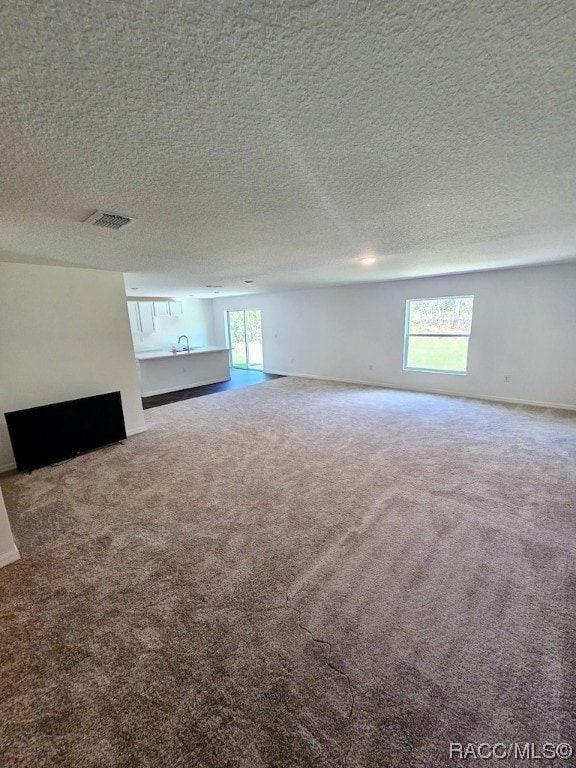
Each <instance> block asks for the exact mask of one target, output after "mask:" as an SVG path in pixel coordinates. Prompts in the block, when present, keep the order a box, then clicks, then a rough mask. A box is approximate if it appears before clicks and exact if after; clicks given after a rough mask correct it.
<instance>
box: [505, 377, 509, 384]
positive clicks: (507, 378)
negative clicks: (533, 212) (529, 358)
mask: <svg viewBox="0 0 576 768" xmlns="http://www.w3.org/2000/svg"><path fill="white" fill-rule="evenodd" d="M504 383H505V384H510V376H504Z"/></svg>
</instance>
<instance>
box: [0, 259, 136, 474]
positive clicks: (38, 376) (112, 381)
mask: <svg viewBox="0 0 576 768" xmlns="http://www.w3.org/2000/svg"><path fill="white" fill-rule="evenodd" d="M113 390H120V392H121V393H122V405H123V408H124V419H125V422H126V430H127V432H128V433H129V434H134V433H135V432H138V431H141V430H142V429H144V428H145V426H144V414H143V411H142V401H141V399H140V389H139V386H138V375H137V371H136V363H135V360H134V352H133V348H132V340H131V334H130V325H129V320H128V308H127V305H126V296H125V290H124V281H123V277H122V274H120V273H116V272H104V271H101V270H95V269H75V268H68V267H46V266H36V265H30V264H3V263H0V413H1V414H4V413H5V412H6V411H12V410H18V409H20V408H29V407H32V406H35V405H43V404H46V403H54V402H59V401H61V400H69V399H73V398H77V397H85V396H88V395H96V394H100V393H103V392H110V391H113ZM11 466H14V457H13V454H12V448H11V446H10V440H9V437H8V430H7V427H6V422H5V419H4V418H3V416H2V417H0V471H2V470H5V469H8V468H10V467H11Z"/></svg>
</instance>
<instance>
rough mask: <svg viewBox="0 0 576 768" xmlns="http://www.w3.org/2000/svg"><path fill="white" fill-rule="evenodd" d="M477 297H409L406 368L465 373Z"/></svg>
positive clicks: (407, 369) (405, 343)
mask: <svg viewBox="0 0 576 768" xmlns="http://www.w3.org/2000/svg"><path fill="white" fill-rule="evenodd" d="M473 302H474V296H445V297H442V298H439V299H408V301H407V302H406V335H405V339H404V370H405V371H435V372H437V373H457V374H458V373H459V374H465V373H466V367H467V365H468V341H469V339H470V329H471V327H472V304H473Z"/></svg>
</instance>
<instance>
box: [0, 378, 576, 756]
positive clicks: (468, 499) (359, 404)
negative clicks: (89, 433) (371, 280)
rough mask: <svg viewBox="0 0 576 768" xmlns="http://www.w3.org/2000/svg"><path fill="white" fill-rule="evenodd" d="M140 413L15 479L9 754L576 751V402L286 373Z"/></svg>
mask: <svg viewBox="0 0 576 768" xmlns="http://www.w3.org/2000/svg"><path fill="white" fill-rule="evenodd" d="M146 418H147V420H148V422H149V425H150V428H149V431H148V432H147V433H145V434H142V435H139V436H136V437H134V438H131V439H130V440H129V441H128V443H127V445H126V446H124V447H122V446H112V447H108V448H106V449H104V450H101V451H98V452H95V453H92V454H90V455H87V456H83V457H80V458H79V459H77V460H75V461H72V462H70V463H68V464H64V465H62V466H60V467H57V468H45V469H42V470H39V471H36V472H34V473H33V474H32V475H31V476H28V475H13V476H9V477H4V478H2V488H3V492H4V496H5V500H6V504H7V507H8V510H9V513H10V517H11V521H12V524H13V527H14V530H15V533H16V536H17V539H18V543H19V545H20V547H21V551H22V554H23V560H22V561H20V562H19V563H17V564H14V565H10V566H8V567H6V568H4V569H2V571H0V593H1V601H0V608H1V615H0V660H1V674H0V724H1V736H0V764H1V765H2V766H10V767H11V766H26V768H35V767H36V766H59V767H61V768H68V767H69V768H83V766H102V767H103V768H104V767H106V768H110V767H115V766H126V768H127V767H128V766H150V768H159V767H160V766H169V767H170V768H173V767H175V766H186V768H188V767H191V768H196V767H198V768H208V767H210V768H232V767H233V766H234V767H236V766H238V767H242V766H249V767H250V768H259V767H260V766H266V767H268V766H270V767H271V766H278V767H280V766H282V767H283V768H284V767H286V768H288V767H289V768H295V767H297V766H310V768H311V767H312V766H314V767H315V768H316V767H320V768H322V767H323V766H326V767H328V766H330V767H332V766H348V767H349V768H354V767H357V768H360V767H361V768H367V767H368V766H370V768H372V767H373V768H385V767H386V766H402V767H404V766H428V767H429V768H435V767H436V766H446V765H454V764H457V763H454V761H451V760H450V759H449V753H448V749H449V743H450V741H455V742H463V743H466V742H471V743H478V742H481V741H485V742H497V741H503V742H514V741H520V742H535V743H541V742H543V741H554V742H559V741H564V742H571V743H572V744H574V746H575V747H576V723H575V719H576V685H575V669H576V640H575V629H576V608H575V603H576V562H575V557H574V556H575V553H576V546H575V545H576V493H575V491H576V417H575V415H574V414H570V413H563V412H558V411H555V412H554V411H548V412H546V411H540V410H538V409H523V408H519V407H514V406H505V405H499V404H492V403H482V402H475V401H469V400H468V401H467V400H461V399H457V398H444V397H437V396H431V395H423V394H411V393H401V392H395V391H390V390H384V389H376V388H369V387H358V386H351V385H343V384H331V383H323V382H317V381H309V380H302V379H279V380H276V381H273V382H269V383H266V384H261V385H256V386H253V387H248V388H246V389H242V390H234V391H229V392H223V393H220V394H215V395H211V396H209V397H203V398H198V399H194V400H188V401H185V402H181V403H177V404H174V405H168V406H163V407H161V408H157V409H154V410H151V411H147V413H146ZM480 762H481V763H482V765H492V764H495V765H496V764H498V765H504V764H505V765H508V764H511V763H508V762H506V761H497V762H494V763H493V762H492V761H489V760H482V761H480ZM570 762H571V761H561V764H562V765H567V764H570ZM514 764H515V765H521V764H523V763H520V762H517V763H514ZM555 764H559V763H555Z"/></svg>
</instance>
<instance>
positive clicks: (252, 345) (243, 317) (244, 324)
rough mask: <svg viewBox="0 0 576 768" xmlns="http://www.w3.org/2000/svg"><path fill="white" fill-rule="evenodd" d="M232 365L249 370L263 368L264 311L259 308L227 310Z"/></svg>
mask: <svg viewBox="0 0 576 768" xmlns="http://www.w3.org/2000/svg"><path fill="white" fill-rule="evenodd" d="M226 323H227V327H228V343H229V345H230V347H231V348H232V349H231V351H230V358H231V359H230V365H231V367H232V368H243V369H244V370H249V371H261V370H263V363H264V356H263V353H262V313H261V311H260V310H259V309H236V310H229V311H228V312H226Z"/></svg>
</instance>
